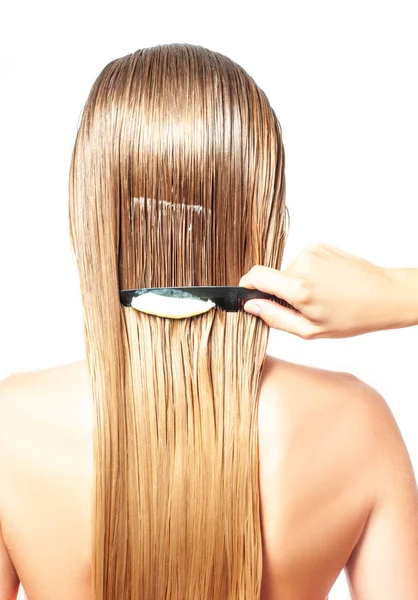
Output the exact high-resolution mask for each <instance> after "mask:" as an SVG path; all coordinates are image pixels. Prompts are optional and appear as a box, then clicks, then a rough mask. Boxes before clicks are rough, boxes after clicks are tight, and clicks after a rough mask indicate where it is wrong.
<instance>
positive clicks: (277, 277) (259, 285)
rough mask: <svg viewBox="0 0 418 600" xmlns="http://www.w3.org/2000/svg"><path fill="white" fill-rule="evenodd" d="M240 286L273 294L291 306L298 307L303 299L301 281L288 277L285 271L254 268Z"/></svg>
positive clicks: (243, 278)
mask: <svg viewBox="0 0 418 600" xmlns="http://www.w3.org/2000/svg"><path fill="white" fill-rule="evenodd" d="M239 285H240V286H241V287H246V288H250V289H257V290H260V291H261V292H266V293H268V294H273V295H274V296H277V297H279V298H283V300H286V301H287V302H289V304H293V305H296V307H297V304H298V302H300V301H301V299H302V298H301V293H300V280H299V279H296V278H295V277H290V276H289V275H286V274H285V273H284V271H277V270H276V269H271V268H270V267H263V266H261V265H257V266H255V267H253V268H252V269H250V271H248V273H247V274H246V275H244V276H243V277H241V281H240V282H239Z"/></svg>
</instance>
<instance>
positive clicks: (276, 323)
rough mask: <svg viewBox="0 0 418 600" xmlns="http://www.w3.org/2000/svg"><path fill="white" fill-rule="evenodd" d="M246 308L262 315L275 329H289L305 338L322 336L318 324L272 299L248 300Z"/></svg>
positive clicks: (310, 338)
mask: <svg viewBox="0 0 418 600" xmlns="http://www.w3.org/2000/svg"><path fill="white" fill-rule="evenodd" d="M244 310H245V311H246V312H249V313H250V314H253V315H256V316H258V317H260V319H263V321H264V322H265V323H267V325H269V327H272V328H273V329H279V330H281V331H287V332H288V333H292V334H294V335H297V336H299V337H301V338H303V339H305V340H312V339H314V338H316V337H320V334H321V329H320V327H319V326H318V325H316V324H315V323H312V321H310V320H309V319H307V318H306V317H304V316H303V315H301V314H300V313H296V312H295V311H294V310H291V309H290V308H285V307H284V306H280V305H279V304H276V303H275V302H271V301H270V300H261V299H257V300H248V302H246V303H245V304H244Z"/></svg>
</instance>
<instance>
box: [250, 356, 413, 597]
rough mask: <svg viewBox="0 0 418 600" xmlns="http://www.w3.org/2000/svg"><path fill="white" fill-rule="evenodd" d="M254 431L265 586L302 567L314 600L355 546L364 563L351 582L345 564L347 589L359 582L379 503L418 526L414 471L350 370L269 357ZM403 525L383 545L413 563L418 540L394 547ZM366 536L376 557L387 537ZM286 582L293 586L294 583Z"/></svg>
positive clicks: (382, 408) (379, 405)
mask: <svg viewBox="0 0 418 600" xmlns="http://www.w3.org/2000/svg"><path fill="white" fill-rule="evenodd" d="M259 433H260V435H259V449H260V492H261V506H262V515H263V526H264V531H265V565H266V572H267V573H268V574H269V575H268V577H269V579H270V581H271V582H272V584H271V585H273V584H274V585H275V586H277V585H279V583H278V582H280V580H283V581H284V580H285V579H286V577H287V574H289V573H297V572H301V571H303V572H305V573H306V574H307V578H308V579H309V580H310V583H311V585H312V586H314V585H317V589H318V590H320V593H318V597H321V594H322V597H324V596H325V595H326V593H327V592H328V591H329V589H330V587H331V586H332V584H333V582H334V581H335V579H336V577H337V576H338V574H339V572H340V571H341V570H342V569H343V568H344V567H345V566H346V565H347V564H349V561H350V557H353V556H358V552H354V550H355V549H358V548H360V547H362V548H366V550H364V551H363V555H364V556H365V557H366V559H365V561H364V562H361V561H358V563H357V564H361V566H360V567H359V568H358V569H357V574H356V576H354V575H353V568H351V570H350V583H351V584H352V586H356V587H357V588H359V587H360V585H364V580H365V579H364V577H363V565H364V564H367V553H368V551H369V547H370V545H369V543H368V544H367V546H365V545H364V539H366V538H367V539H368V540H369V539H370V523H374V519H375V515H376V514H379V513H381V509H380V507H381V506H382V505H385V506H390V507H391V508H390V509H388V510H390V511H392V512H393V513H396V514H397V515H403V517H402V518H403V519H404V521H405V519H409V522H410V523H416V522H417V500H416V498H417V496H416V484H415V480H414V474H413V469H412V465H411V462H410V458H409V455H408V451H407V449H406V447H405V444H404V441H403V439H402V436H401V433H400V431H399V429H398V427H397V424H396V422H395V419H394V417H393V415H392V413H391V411H390V409H389V407H388V405H387V403H386V402H385V400H384V399H383V397H382V396H381V395H380V394H379V393H378V392H377V391H376V390H375V389H373V388H372V387H371V386H369V385H367V384H366V383H365V382H363V381H361V380H360V379H358V378H356V377H355V376H353V375H351V374H349V373H343V372H334V371H327V370H324V369H317V368H312V367H308V366H304V365H298V364H294V363H290V362H286V361H282V360H279V359H274V358H271V357H268V358H267V360H266V365H265V369H264V372H263V380H262V385H261V391H260V403H259ZM395 490H397V491H396V492H395ZM395 493H396V494H397V496H398V499H397V500H396V499H393V496H394V494H395ZM393 506H397V508H396V510H395V509H393ZM399 519H400V523H401V521H402V519H401V517H399ZM404 521H402V523H401V524H400V526H399V528H398V529H397V530H395V529H394V530H393V531H394V539H390V540H386V541H385V544H386V545H391V546H392V547H395V546H396V548H397V551H398V554H399V555H402V557H403V563H404V565H406V564H408V560H409V563H411V559H410V558H409V559H408V558H407V557H408V556H416V546H414V544H416V541H414V539H413V538H412V537H411V539H408V540H405V541H404V543H403V547H404V549H405V550H404V551H401V549H400V545H399V544H398V545H396V539H395V538H396V537H397V538H399V536H400V533H399V532H400V531H401V530H405V531H407V530H408V528H407V527H405V523H404ZM402 528H403V529H402ZM416 529H417V531H418V528H416ZM372 537H373V542H372V543H373V544H375V546H376V547H377V550H376V555H378V552H379V547H380V548H381V547H382V540H383V537H382V536H381V537H380V538H379V539H377V538H376V536H375V535H374V534H373V536H372ZM284 539H285V540H286V544H283V540H284ZM376 539H377V541H376ZM373 547H374V546H373ZM414 548H415V550H414ZM391 560H392V559H391ZM392 562H393V561H392ZM350 564H351V565H353V559H351V563H350ZM295 565H297V569H296V568H295ZM360 570H361V573H362V574H361V575H359V573H360ZM411 570H412V569H411ZM308 575H309V577H308ZM373 577H374V575H373ZM290 580H291V585H292V586H293V589H296V588H295V586H297V585H298V579H297V578H295V579H293V576H290ZM360 580H361V582H362V583H359V581H360ZM315 582H316V583H315ZM354 582H356V583H354ZM367 585H369V582H367ZM289 589H290V588H289ZM370 589H372V588H370ZM414 589H415V588H414ZM366 596H367V594H365V595H357V596H353V597H356V598H357V597H358V598H363V597H366ZM367 597H368V596H367ZM373 597H374V596H373ZM376 597H379V596H376ZM380 597H385V598H386V596H382V595H381V596H380ZM390 597H391V598H392V597H402V596H401V595H396V594H395V595H392V596H390ZM405 597H408V598H409V597H410V596H405ZM414 597H415V596H414Z"/></svg>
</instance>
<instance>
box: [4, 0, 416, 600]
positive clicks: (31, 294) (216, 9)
mask: <svg viewBox="0 0 418 600" xmlns="http://www.w3.org/2000/svg"><path fill="white" fill-rule="evenodd" d="M414 8H416V3H414V2H405V1H402V0H401V1H399V0H398V1H397V2H394V1H392V2H385V1H383V0H381V1H380V2H379V3H377V2H376V3H374V2H370V1H367V0H366V1H362V2H339V1H335V0H334V1H332V2H330V1H328V2H324V1H318V0H316V1H315V2H312V1H311V2H309V1H305V2H303V1H297V0H289V1H288V2H265V1H258V2H253V3H251V4H247V5H245V4H244V3H242V2H240V3H238V2H228V0H224V1H223V2H219V1H213V0H212V1H210V2H206V3H201V2H197V1H195V2H194V3H186V2H184V1H183V2H182V1H178V2H154V3H153V2H147V3H145V2H143V3H141V2H126V1H125V2H124V1H120V2H114V3H112V4H109V3H106V2H100V3H99V2H91V1H89V0H85V1H84V2H82V3H77V2H56V3H54V4H53V3H52V2H51V3H45V2H33V3H29V2H26V3H25V2H23V3H22V2H15V3H13V6H12V5H11V4H9V6H8V8H7V9H3V11H2V12H3V14H2V17H1V25H0V27H1V30H0V40H1V42H0V43H1V48H0V59H1V73H0V82H1V84H0V85H1V95H0V102H1V107H0V120H1V121H0V126H1V129H0V130H1V140H0V143H1V167H2V175H1V180H0V198H1V201H0V379H2V378H4V377H6V376H7V375H9V374H11V373H14V372H18V371H26V370H35V369H40V368H46V367H49V366H53V365H58V364H62V363H66V362H71V361H75V360H78V359H80V358H82V357H83V356H84V347H83V339H82V322H81V300H80V295H79V290H78V279H77V271H76V268H75V265H74V262H73V259H72V256H71V252H70V246H69V235H68V221H67V177H68V168H69V162H70V155H71V151H72V146H73V143H74V138H75V134H76V130H77V124H78V120H79V116H80V112H81V109H82V106H83V103H84V101H85V99H86V97H87V94H88V92H89V89H90V87H91V85H92V83H93V81H94V79H95V78H96V76H97V75H98V74H99V72H100V70H101V69H102V68H103V67H104V66H105V65H106V64H107V63H108V62H109V61H110V60H112V59H113V58H116V57H119V56H123V55H125V54H128V53H130V52H133V51H135V50H137V49H138V48H141V47H145V46H150V45H157V44H160V43H170V42H188V43H194V44H199V45H202V46H206V47H208V48H210V49H213V50H217V51H220V52H222V53H223V54H226V55H228V56H229V57H230V58H232V59H233V60H235V61H236V62H238V63H240V64H241V65H242V66H243V67H244V68H245V69H246V70H247V71H248V72H249V73H250V74H251V75H252V76H253V77H254V78H255V80H256V82H257V83H258V84H259V85H260V87H261V88H262V89H263V90H264V91H265V92H266V93H267V95H268V97H269V99H270V102H271V104H272V105H273V107H274V109H275V110H276V113H277V115H278V117H279V120H280V121H281V124H282V128H283V135H284V143H285V147H286V165H287V203H288V207H289V210H290V215H291V227H290V234H289V238H288V244H287V248H286V254H285V261H284V266H286V265H287V264H289V262H290V261H291V260H292V259H293V258H294V257H295V256H296V254H297V253H298V252H299V251H300V250H301V249H302V248H303V247H304V246H305V245H306V244H308V243H310V242H316V241H323V242H328V243H332V244H334V245H337V246H339V247H341V248H343V249H344V250H346V251H348V252H352V253H355V254H359V255H361V256H363V257H364V258H367V259H368V260H371V261H373V262H376V263H377V264H381V265H385V266H404V267H407V266H410V267H412V266H415V267H418V234H417V223H418V209H417V199H418V178H417V163H418V117H417V107H418V90H417V71H418V69H417V62H418V36H417V34H416V32H417V26H418V23H417V19H416V18H415V16H414V10H413V9H414ZM270 347H271V352H272V353H274V354H276V355H277V356H280V357H282V358H284V359H287V360H293V361H295V362H301V363H306V364H309V365H315V366H320V367H324V368H329V369H337V370H344V371H351V372H353V373H354V374H356V375H357V376H359V377H361V378H362V379H364V380H366V381H367V382H368V383H370V384H371V385H373V386H374V387H376V388H377V389H378V390H379V391H380V393H382V394H383V396H384V397H385V398H386V400H387V401H388V403H389V405H390V406H391V408H392V411H393V412H394V414H395V417H396V419H397V421H398V424H399V426H400V429H401V431H402V433H403V436H404V439H405V441H406V444H407V446H408V448H409V451H410V454H411V457H412V460H413V464H414V468H415V470H416V472H417V471H418V441H417V422H418V419H417V414H418V328H417V327H415V328H411V329H409V330H399V331H390V332H381V333H380V332H379V333H375V334H370V335H367V336H360V337H357V338H353V339H349V340H340V341H335V340H317V341H309V342H306V341H302V340H299V339H297V338H295V337H293V336H290V335H288V334H284V333H282V332H281V333H278V332H275V333H274V334H273V335H272V338H271V345H270ZM346 598H349V593H348V590H347V588H346V585H345V581H344V578H343V577H340V579H339V580H338V582H337V584H336V586H335V587H334V590H333V592H332V595H331V599H333V600H343V599H346Z"/></svg>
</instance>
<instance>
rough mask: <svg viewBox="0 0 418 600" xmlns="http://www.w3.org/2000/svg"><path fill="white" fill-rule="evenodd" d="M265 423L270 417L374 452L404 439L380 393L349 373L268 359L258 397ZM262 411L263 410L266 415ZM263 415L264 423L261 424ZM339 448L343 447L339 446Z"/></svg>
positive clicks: (347, 444) (347, 446)
mask: <svg viewBox="0 0 418 600" xmlns="http://www.w3.org/2000/svg"><path fill="white" fill-rule="evenodd" d="M260 408H261V419H260V422H261V424H263V423H268V421H269V420H270V418H271V417H272V415H276V416H277V417H280V419H284V420H285V422H286V429H287V430H288V428H289V427H290V428H291V429H290V431H292V427H295V428H298V429H301V430H304V428H305V427H307V428H309V429H310V430H312V433H313V434H314V435H315V436H316V437H317V435H318V434H319V433H322V434H326V433H328V434H329V435H332V431H336V432H338V434H339V435H341V434H343V437H342V438H341V444H343V445H344V447H345V448H347V449H348V448H349V449H350V450H351V451H352V452H353V453H356V451H355V448H359V449H360V448H361V449H362V450H364V449H365V447H366V446H367V448H368V449H369V450H370V449H371V448H372V447H373V446H376V449H377V448H381V447H382V443H381V442H382V435H384V436H385V443H389V442H390V441H391V440H392V441H397V442H399V439H400V438H401V435H400V432H399V429H398V426H397V424H396V421H395V419H394V417H393V414H392V412H391V410H390V408H389V406H388V404H387V402H386V401H385V399H384V398H383V397H382V396H381V394H380V393H379V392H378V391H377V390H376V389H374V388H373V387H372V386H370V385H368V384H367V383H365V382H364V381H362V380H361V379H358V378H357V377H356V376H354V375H352V374H351V373H346V372H339V371H330V370H326V369H319V368H315V367H309V366H306V365H301V364H296V363H291V362H287V361H284V360H280V359H277V358H273V357H271V356H268V357H267V359H266V365H265V369H264V373H263V387H262V394H261V398H260ZM263 411H264V412H263ZM264 415H265V419H264V420H263V418H264ZM341 444H339V445H341Z"/></svg>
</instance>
